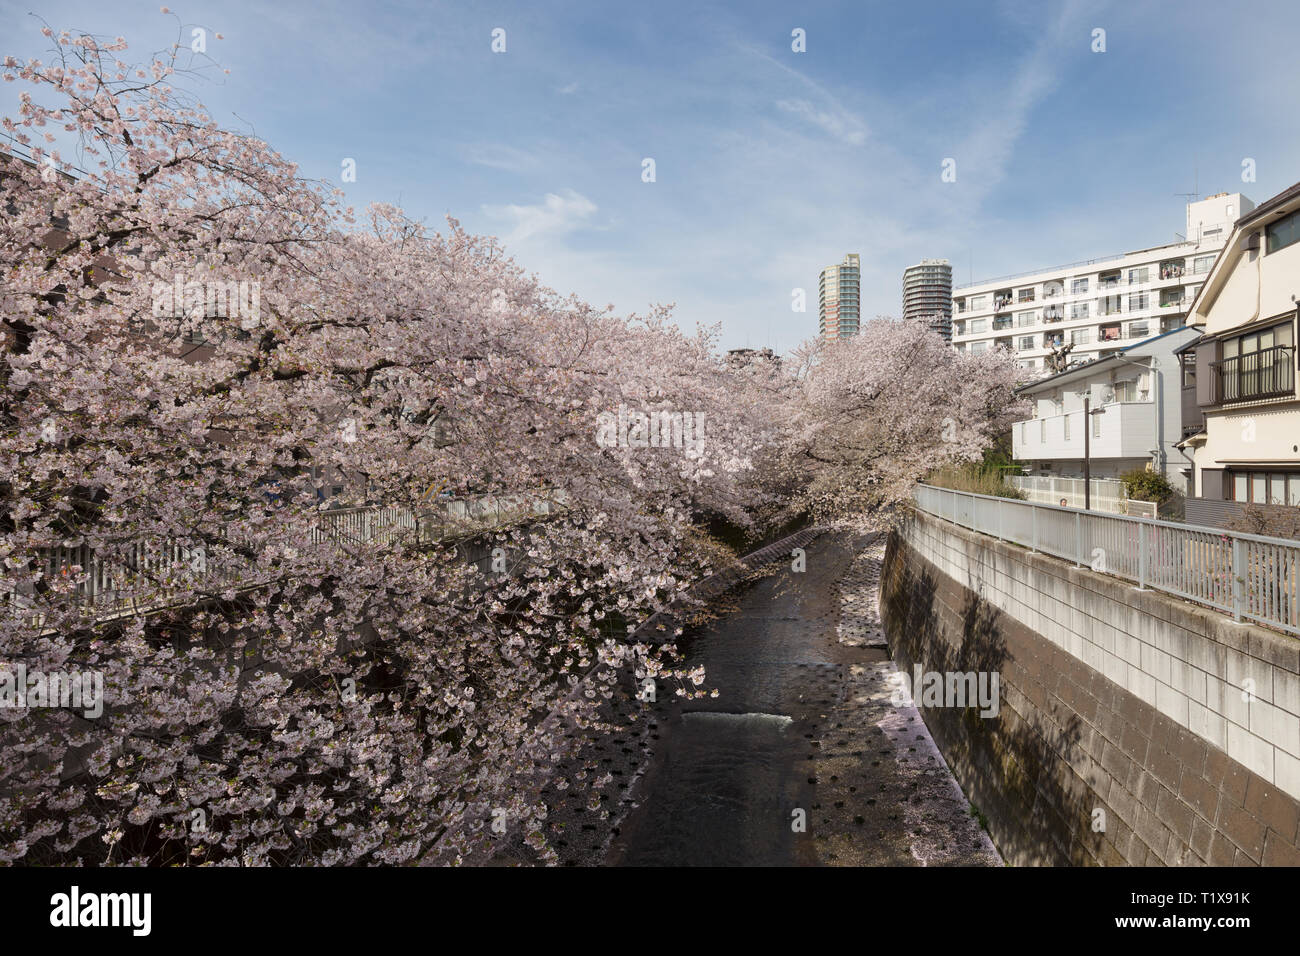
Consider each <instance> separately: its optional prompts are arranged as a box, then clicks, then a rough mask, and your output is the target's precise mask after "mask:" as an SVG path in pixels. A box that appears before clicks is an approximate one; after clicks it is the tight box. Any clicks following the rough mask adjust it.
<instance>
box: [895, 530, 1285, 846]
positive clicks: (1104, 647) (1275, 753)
mask: <svg viewBox="0 0 1300 956" xmlns="http://www.w3.org/2000/svg"><path fill="white" fill-rule="evenodd" d="M881 587H882V606H883V607H884V609H885V618H886V620H885V624H886V632H887V635H888V637H889V640H890V647H891V650H892V651H893V652H894V655H895V658H896V659H898V660H899V663H900V665H902V666H906V667H909V668H910V667H911V666H912V664H913V663H914V662H915V663H919V664H921V665H922V666H923V667H924V668H925V669H927V670H972V669H996V670H998V671H999V673H1000V675H1001V681H1002V692H1003V709H1002V711H1001V712H1000V713H999V715H998V717H996V718H991V719H981V718H978V717H975V716H972V712H970V711H956V710H943V709H937V710H935V709H926V711H925V719H926V723H927V725H928V726H930V728H931V732H932V733H933V734H934V736H935V739H936V741H938V742H939V745H940V747H941V748H943V749H944V755H945V757H946V758H948V759H949V763H950V765H952V766H953V767H954V771H955V772H956V773H957V774H958V779H959V780H961V782H962V785H963V787H966V788H967V792H968V793H970V794H971V795H972V799H974V800H975V802H976V804H977V805H978V806H980V809H981V810H983V811H984V812H985V814H986V815H987V816H988V817H989V818H990V827H991V829H993V830H994V837H995V839H998V840H999V846H1000V848H1001V849H1002V850H1003V853H1004V855H1006V856H1007V857H1008V859H1011V860H1013V861H1015V862H1021V863H1045V862H1053V863H1105V864H1114V863H1120V864H1124V863H1128V864H1137V865H1142V864H1157V863H1162V864H1180V863H1182V864H1187V863H1198V862H1199V863H1214V864H1242V865H1249V864H1265V865H1271V864H1288V863H1300V852H1297V846H1300V679H1298V677H1297V675H1300V639H1296V638H1292V637H1289V636H1286V635H1282V634H1277V633H1274V632H1271V631H1268V630H1266V629H1263V628H1259V627H1255V626H1252V625H1239V624H1234V623H1233V622H1232V621H1231V620H1230V619H1228V618H1226V617H1225V616H1224V615H1221V614H1218V613H1217V612H1214V611H1209V610H1207V609H1203V608H1200V607H1197V606H1195V605H1192V604H1189V603H1187V602H1184V601H1180V600H1178V599H1176V598H1172V597H1170V596H1167V595H1163V594H1160V593H1158V592H1154V591H1149V590H1147V591H1140V590H1138V589H1136V588H1135V587H1133V586H1132V585H1130V584H1128V583H1126V582H1122V581H1119V580H1117V579H1114V578H1110V577H1107V576H1105V575H1102V574H1098V573H1094V572H1092V571H1090V570H1088V569H1086V568H1076V567H1074V566H1072V565H1071V564H1069V563H1068V562H1064V561H1060V560H1058V559H1056V558H1050V557H1047V556H1045V555H1042V554H1031V553H1029V552H1027V551H1026V550H1024V549H1022V548H1019V547H1017V546H1015V545H1009V544H1006V543H1003V542H999V541H997V540H995V539H993V538H989V537H986V536H984V535H979V534H976V533H974V532H970V531H967V530H965V529H962V528H958V527H956V526H955V525H952V524H949V523H948V522H945V521H943V520H942V519H939V518H935V517H933V516H930V515H925V514H916V515H915V516H913V517H912V518H910V519H909V520H908V521H907V522H905V524H904V525H903V526H902V528H901V529H900V531H899V532H898V533H897V534H896V535H895V536H894V538H893V540H892V541H891V545H890V551H889V554H888V555H887V557H886V569H885V575H884V577H883V578H882V585H881ZM1248 679H1249V680H1250V681H1253V684H1246V683H1245V682H1246V681H1247V680H1248ZM1243 694H1245V695H1246V696H1247V698H1249V699H1243ZM981 801H983V802H981ZM1096 810H1102V811H1103V812H1104V817H1105V830H1104V832H1097V831H1094V829H1093V820H1094V811H1096ZM999 829H1000V830H1001V833H999Z"/></svg>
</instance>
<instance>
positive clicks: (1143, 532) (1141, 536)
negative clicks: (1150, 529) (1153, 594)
mask: <svg viewBox="0 0 1300 956" xmlns="http://www.w3.org/2000/svg"><path fill="white" fill-rule="evenodd" d="M1146 589H1147V526H1146V525H1145V524H1140V525H1138V590H1139V591H1145V590H1146Z"/></svg>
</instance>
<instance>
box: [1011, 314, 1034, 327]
mask: <svg viewBox="0 0 1300 956" xmlns="http://www.w3.org/2000/svg"><path fill="white" fill-rule="evenodd" d="M1037 317H1038V313H1037V312H1017V313H1016V325H1018V326H1020V327H1021V328H1024V327H1025V326H1026V325H1033V324H1034V322H1035V321H1036V319H1037Z"/></svg>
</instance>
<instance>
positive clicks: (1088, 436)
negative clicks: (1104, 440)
mask: <svg viewBox="0 0 1300 956" xmlns="http://www.w3.org/2000/svg"><path fill="white" fill-rule="evenodd" d="M1091 402H1092V390H1091V389H1089V390H1088V391H1086V392H1084V393H1083V510H1084V511H1091V510H1092V460H1091V456H1092V419H1091V418H1090V417H1089V416H1091V415H1104V414H1105V413H1106V409H1104V408H1099V409H1097V410H1096V411H1089V408H1088V406H1089V405H1090V404H1091Z"/></svg>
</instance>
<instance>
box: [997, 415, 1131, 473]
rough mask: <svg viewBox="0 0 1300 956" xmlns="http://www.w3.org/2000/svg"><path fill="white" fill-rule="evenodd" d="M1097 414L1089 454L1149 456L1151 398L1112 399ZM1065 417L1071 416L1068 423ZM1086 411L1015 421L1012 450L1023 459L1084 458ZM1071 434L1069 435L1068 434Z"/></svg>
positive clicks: (1070, 459) (1114, 456)
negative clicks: (1136, 400) (1138, 400)
mask: <svg viewBox="0 0 1300 956" xmlns="http://www.w3.org/2000/svg"><path fill="white" fill-rule="evenodd" d="M1101 407H1102V408H1103V409H1104V411H1103V412H1102V413H1101V414H1100V415H1096V416H1094V421H1093V425H1092V427H1093V433H1092V437H1091V439H1090V441H1089V449H1088V452H1089V456H1090V457H1091V458H1093V459H1102V458H1138V459H1140V458H1149V457H1150V456H1151V449H1152V448H1153V447H1154V445H1155V422H1154V420H1153V418H1152V414H1151V403H1150V402H1111V403H1110V404H1108V405H1103V406H1101ZM1066 419H1069V424H1068V426H1067V424H1066ZM1083 429H1084V421H1083V411H1082V409H1077V410H1075V411H1073V412H1066V413H1065V414H1063V415H1050V416H1048V417H1046V418H1033V419H1028V420H1026V421H1022V422H1016V424H1015V426H1014V427H1013V428H1012V429H1011V440H1012V446H1013V453H1014V455H1015V457H1016V458H1017V459H1019V460H1021V461H1042V460H1045V459H1064V460H1069V461H1081V460H1082V459H1083ZM1067 433H1068V435H1069V437H1068V438H1067V437H1066V435H1067Z"/></svg>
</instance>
